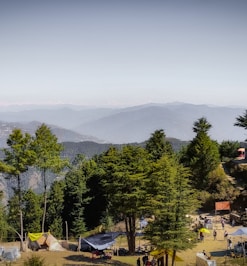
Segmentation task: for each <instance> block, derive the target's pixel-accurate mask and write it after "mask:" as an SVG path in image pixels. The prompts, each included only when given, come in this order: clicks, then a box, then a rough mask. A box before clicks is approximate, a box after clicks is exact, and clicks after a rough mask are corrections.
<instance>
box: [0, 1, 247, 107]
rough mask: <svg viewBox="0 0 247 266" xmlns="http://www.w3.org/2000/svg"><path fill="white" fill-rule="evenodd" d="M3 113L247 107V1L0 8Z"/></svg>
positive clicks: (40, 3)
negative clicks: (7, 109) (28, 108)
mask: <svg viewBox="0 0 247 266" xmlns="http://www.w3.org/2000/svg"><path fill="white" fill-rule="evenodd" d="M0 40H1V41H0V89H1V90H0V96H1V97H0V104H1V105H3V104H53V103H54V104H60V103H61V104H79V105H87V106H88V105H91V106H121V107H122V106H131V105H138V104H144V103H150V102H153V103H167V102H174V101H179V102H187V103H194V104H216V105H238V106H245V105H246V103H247V1H246V0H231V1H228V0H193V1H192V0H180V1H178V0H171V1H165V0H160V1H158V0H98V1H96V0H87V1H86V0H67V1H64V0H57V1H55V0H40V1H34V0H30V1H26V0H0Z"/></svg>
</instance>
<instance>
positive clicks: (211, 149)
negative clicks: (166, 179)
mask: <svg viewBox="0 0 247 266" xmlns="http://www.w3.org/2000/svg"><path fill="white" fill-rule="evenodd" d="M209 128H210V124H208V123H207V122H206V120H205V119H204V118H202V119H199V120H198V121H197V122H195V123H194V131H195V132H196V133H197V135H196V136H195V138H194V139H193V140H192V141H191V143H190V144H189V145H188V147H187V154H186V156H185V157H184V158H183V160H182V161H183V163H184V164H185V166H189V167H190V169H191V171H192V177H191V178H192V182H193V185H194V186H195V188H197V189H199V190H206V189H207V187H208V178H209V173H210V172H211V171H213V170H215V169H216V168H217V167H218V165H219V163H220V155H219V149H218V144H217V142H215V141H213V140H211V139H210V137H209V136H208V134H207V130H208V129H209Z"/></svg>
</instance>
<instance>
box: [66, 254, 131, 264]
mask: <svg viewBox="0 0 247 266" xmlns="http://www.w3.org/2000/svg"><path fill="white" fill-rule="evenodd" d="M64 259H66V260H68V261H72V264H71V263H68V264H67V263H66V264H63V266H81V265H87V266H94V265H116V266H131V264H128V263H124V262H119V261H116V260H113V259H102V258H97V259H92V258H89V257H85V256H83V255H82V254H80V255H79V254H78V255H70V256H67V257H64ZM73 262H78V263H76V264H75V263H73ZM83 263H87V264H83Z"/></svg>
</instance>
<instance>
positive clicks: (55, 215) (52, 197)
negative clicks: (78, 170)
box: [46, 180, 65, 237]
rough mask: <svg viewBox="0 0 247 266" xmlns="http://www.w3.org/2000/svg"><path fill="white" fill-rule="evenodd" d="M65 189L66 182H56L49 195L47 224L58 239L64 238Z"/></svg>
mask: <svg viewBox="0 0 247 266" xmlns="http://www.w3.org/2000/svg"><path fill="white" fill-rule="evenodd" d="M64 188H65V182H64V180H62V181H55V182H54V183H53V184H52V186H51V188H50V191H49V195H48V202H47V217H46V222H47V224H48V228H49V231H50V232H52V234H54V235H55V236H56V237H62V236H63V208H64Z"/></svg>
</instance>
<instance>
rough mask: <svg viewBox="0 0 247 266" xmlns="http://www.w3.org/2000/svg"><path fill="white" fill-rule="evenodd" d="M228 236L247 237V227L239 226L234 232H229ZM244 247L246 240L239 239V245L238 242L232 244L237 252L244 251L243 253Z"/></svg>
mask: <svg viewBox="0 0 247 266" xmlns="http://www.w3.org/2000/svg"><path fill="white" fill-rule="evenodd" d="M229 236H240V237H241V238H242V237H243V236H246V237H247V228H246V227H241V228H239V229H237V230H236V231H235V232H233V233H231V234H229ZM246 248H247V246H246V242H243V241H241V243H240V245H239V244H238V245H235V246H234V251H236V252H237V253H244V254H245V250H246ZM245 255H246V254H245Z"/></svg>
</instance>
